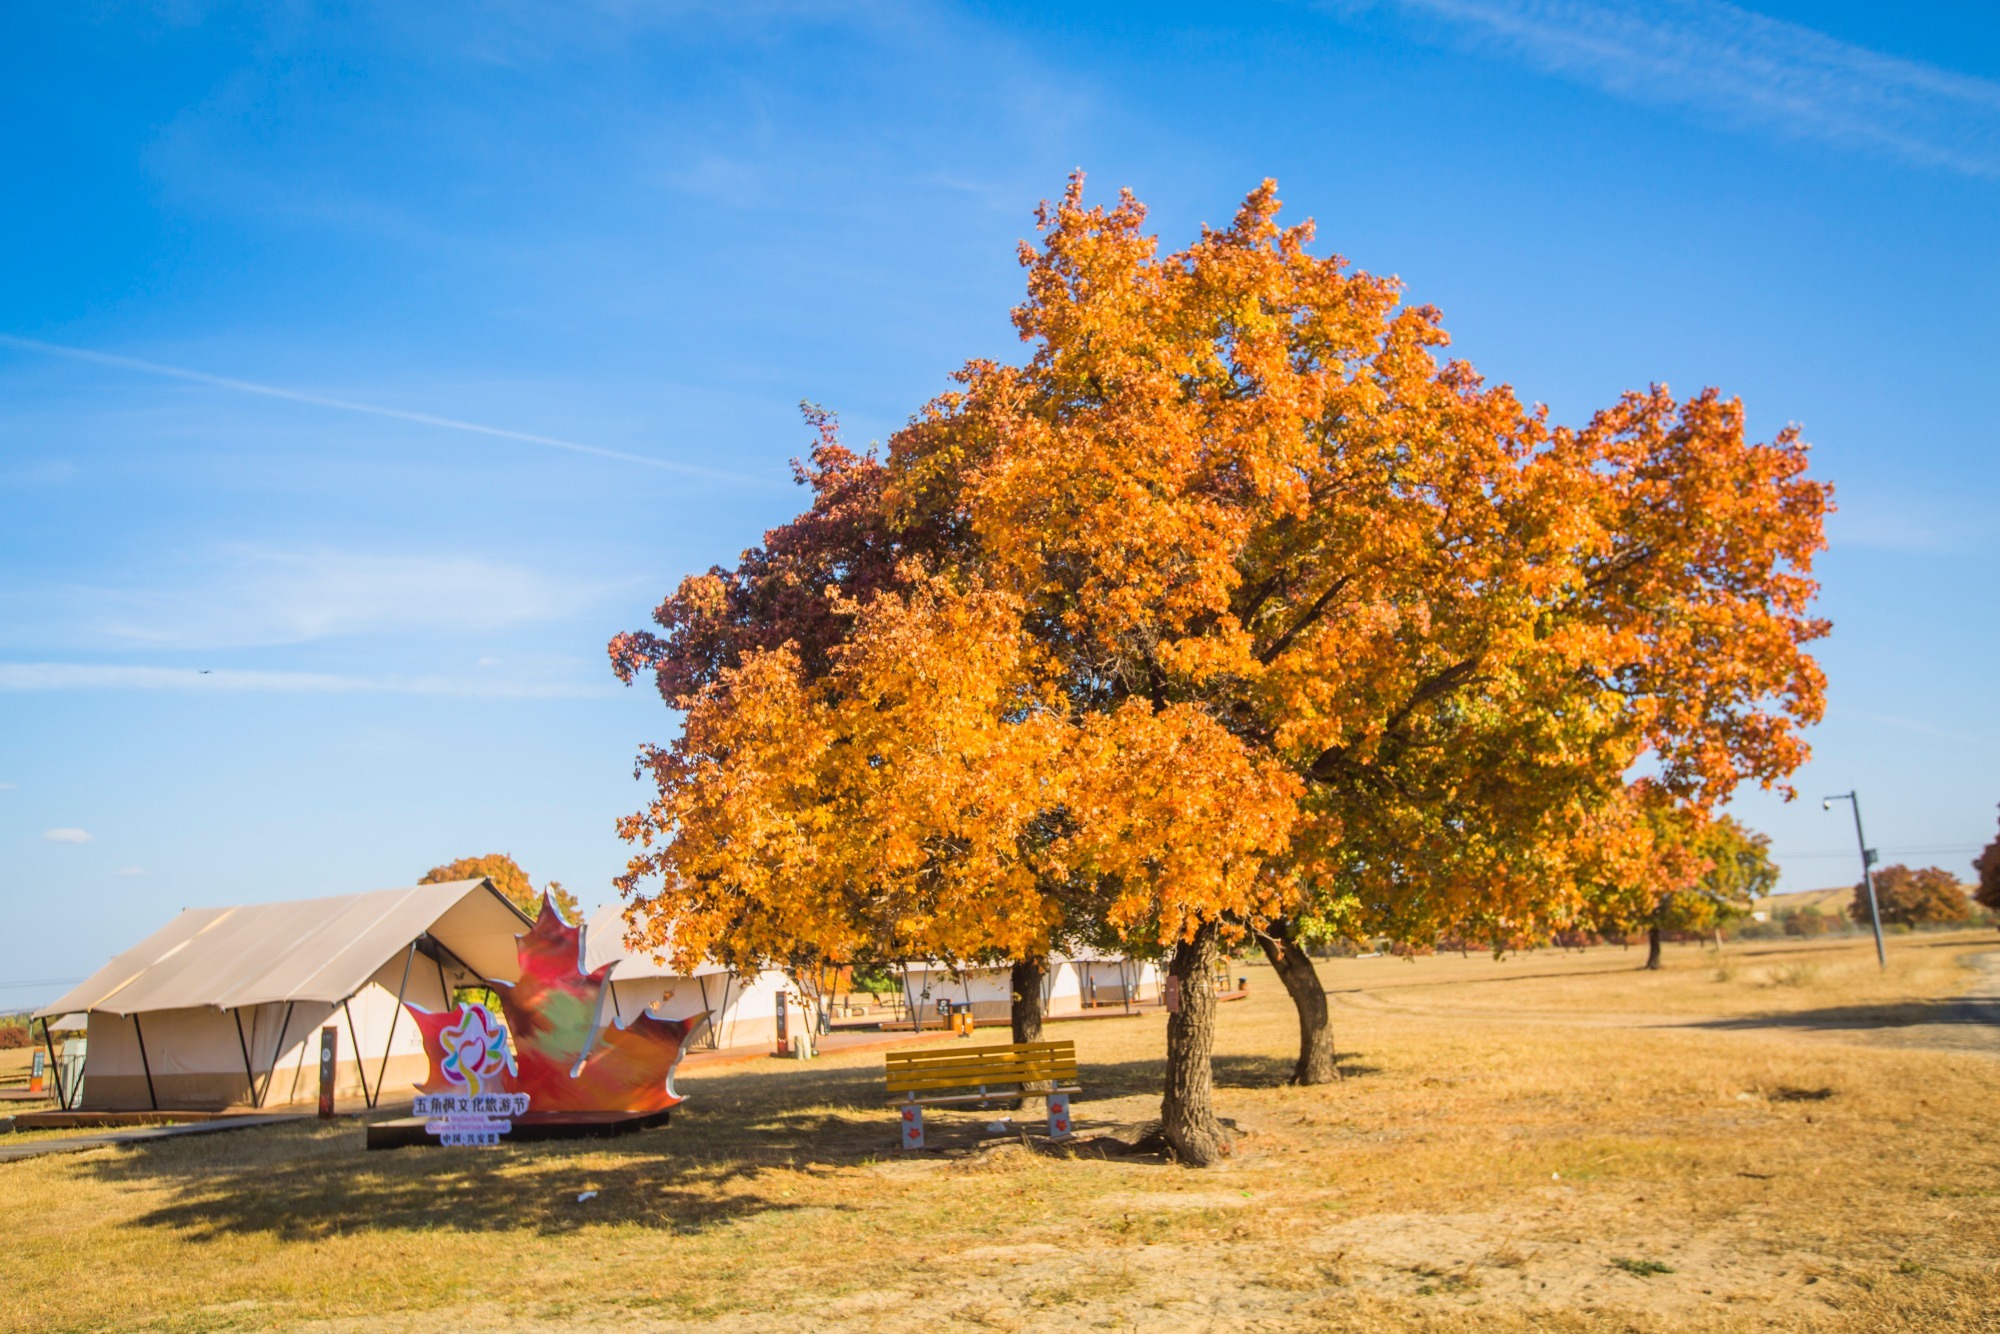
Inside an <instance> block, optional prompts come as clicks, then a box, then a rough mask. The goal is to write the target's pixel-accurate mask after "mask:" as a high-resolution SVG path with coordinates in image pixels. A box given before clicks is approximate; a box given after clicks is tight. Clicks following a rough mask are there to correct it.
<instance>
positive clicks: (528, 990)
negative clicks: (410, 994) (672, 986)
mask: <svg viewBox="0 0 2000 1334" xmlns="http://www.w3.org/2000/svg"><path fill="white" fill-rule="evenodd" d="M514 950H515V956H516V958H518V959H519V961H520V965H521V976H520V980H519V981H516V982H513V983H507V982H492V983H490V984H489V985H491V986H492V988H493V989H494V990H495V991H496V992H498V993H499V996H500V1008H501V1010H502V1011H503V1012H504V1013H505V1015H506V1022H507V1031H508V1033H510V1034H511V1035H512V1036H513V1039H514V1061H513V1068H511V1069H508V1070H505V1071H504V1072H502V1073H500V1074H499V1075H498V1076H497V1084H498V1091H502V1092H507V1093H525V1094H527V1095H528V1099H529V1107H530V1108H531V1109H532V1112H640V1113H645V1112H663V1111H666V1110H667V1109H668V1108H670V1107H674V1106H676V1105H678V1104H679V1103H681V1102H682V1101H683V1099H682V1098H681V1096H680V1095H679V1094H678V1093H676V1092H674V1068H675V1067H676V1066H678V1065H679V1064H680V1060H681V1054H682V1052H683V1050H684V1048H685V1047H686V1044H687V1039H688V1037H689V1036H690V1034H692V1033H693V1031H694V1029H695V1028H696V1027H697V1026H698V1025H700V1024H702V1023H704V1022H706V1021H705V1020H704V1019H656V1018H654V1017H653V1016H652V1015H650V1014H645V1013H641V1014H639V1015H637V1016H636V1017H634V1018H633V1019H632V1020H631V1021H630V1022H629V1023H613V1024H602V1026H601V1027H600V1024H601V1021H602V1016H603V1008H604V997H605V992H606V990H607V989H608V988H609V986H610V977H611V969H612V965H611V964H605V965H603V966H602V967H600V968H597V969H595V970H593V971H591V972H588V973H586V972H584V971H583V929H582V928H581V927H576V926H571V925H570V924H569V923H567V922H565V921H563V919H562V914H561V913H559V912H557V911H556V908H555V905H554V904H553V903H551V902H550V901H549V898H548V896H547V895H543V896H542V911H541V914H540V915H539V916H538V917H537V918H536V919H535V925H534V927H533V929H532V930H530V931H528V932H526V933H525V934H523V935H520V936H517V937H515V944H514ZM405 1008H406V1009H408V1010H409V1011H410V1016H411V1018H413V1019H414V1020H415V1021H416V1024H417V1028H418V1031H420V1032H421V1033H422V1034H423V1038H424V1052H425V1054H426V1055H428V1056H429V1057H430V1062H431V1070H430V1077H429V1078H428V1079H426V1080H425V1081H424V1082H423V1083H422V1084H420V1085H418V1086H417V1088H418V1091H419V1092H421V1093H454V1092H463V1091H464V1081H463V1079H462V1078H453V1073H454V1071H455V1070H456V1066H452V1067H447V1065H446V1062H447V1060H448V1059H453V1058H452V1048H451V1045H450V1042H449V1040H448V1037H447V1030H453V1031H456V1029H457V1028H458V1027H460V1026H461V1025H462V1021H461V1020H460V1018H459V1015H460V1012H459V1011H456V1010H446V1011H443V1012H440V1013H435V1014H434V1013H432V1012H431V1011H428V1010H425V1009H422V1008H420V1007H418V1006H415V1005H409V1006H406V1007H405ZM486 1087H487V1088H489V1089H492V1088H494V1087H495V1078H493V1077H489V1078H488V1079H487V1080H486Z"/></svg>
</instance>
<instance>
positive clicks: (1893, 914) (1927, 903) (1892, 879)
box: [1848, 866, 1972, 926]
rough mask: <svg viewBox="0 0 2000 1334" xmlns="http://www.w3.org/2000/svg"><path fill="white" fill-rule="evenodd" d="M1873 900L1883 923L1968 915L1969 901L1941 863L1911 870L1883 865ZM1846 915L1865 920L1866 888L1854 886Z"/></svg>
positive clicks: (1913, 923) (1957, 919)
mask: <svg viewBox="0 0 2000 1334" xmlns="http://www.w3.org/2000/svg"><path fill="white" fill-rule="evenodd" d="M1875 902H1876V904H1877V905H1878V906H1879V907H1880V908H1881V910H1882V922H1883V924H1884V925H1893V924H1897V923H1900V924H1901V925H1904V926H1924V925H1927V924H1930V923H1939V922H1963V921H1965V920H1967V919H1968V918H1970V917H1971V916H1972V901H1971V900H1970V899H1968V898H1967V897H1966V894H1965V887H1964V886H1963V885H1961V884H1959V882H1958V877H1957V876H1955V875H1953V874H1952V873H1951V872H1950V871H1947V870H1945V869H1944V868H1943V867H1942V866H1927V867H1925V868H1924V869H1923V870H1921V871H1912V870H1911V869H1910V868H1909V867H1907V866H1885V867H1883V868H1882V869H1881V870H1879V871H1877V872H1876V873H1875ZM1848 915H1849V916H1851V917H1852V918H1853V919H1854V920H1855V921H1857V922H1866V921H1867V920H1868V887H1867V886H1866V885H1856V886H1855V887H1854V903H1853V905H1852V906H1851V907H1850V908H1849V909H1848Z"/></svg>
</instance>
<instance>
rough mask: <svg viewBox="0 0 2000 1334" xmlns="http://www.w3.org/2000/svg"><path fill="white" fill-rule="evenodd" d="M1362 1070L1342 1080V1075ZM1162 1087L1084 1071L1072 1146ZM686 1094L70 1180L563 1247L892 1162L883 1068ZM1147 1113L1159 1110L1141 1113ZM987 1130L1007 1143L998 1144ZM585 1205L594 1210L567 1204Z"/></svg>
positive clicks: (144, 1161)
mask: <svg viewBox="0 0 2000 1334" xmlns="http://www.w3.org/2000/svg"><path fill="white" fill-rule="evenodd" d="M1369 1070H1370V1067H1366V1066H1358V1065H1352V1064H1349V1065H1346V1066H1343V1072H1344V1073H1348V1074H1359V1073H1366V1072H1368V1071H1369ZM1290 1073H1291V1063H1290V1062H1289V1061H1288V1060H1283V1059H1279V1058H1276V1057H1255V1056H1222V1057H1218V1058H1217V1059H1216V1082H1217V1084H1218V1085H1219V1086H1221V1087H1222V1088H1224V1089H1232V1088H1237V1089H1254V1088H1270V1087H1275V1086H1277V1085H1281V1084H1283V1083H1284V1082H1285V1080H1286V1079H1287V1078H1289V1076H1290ZM1163 1076H1164V1065H1163V1062H1161V1061H1159V1060H1134V1061H1119V1062H1104V1063H1099V1064H1093V1065H1089V1066H1086V1067H1085V1069H1084V1071H1083V1085H1084V1092H1083V1094H1082V1095H1081V1096H1080V1097H1079V1098H1078V1099H1077V1102H1076V1106H1075V1113H1076V1115H1075V1122H1076V1127H1077V1131H1078V1133H1079V1134H1080V1135H1082V1136H1086V1137H1088V1136H1092V1135H1100V1134H1105V1133H1109V1132H1116V1131H1117V1130H1119V1129H1120V1128H1121V1127H1123V1126H1124V1125H1125V1124H1126V1122H1127V1121H1131V1120H1136V1119H1140V1118H1135V1117H1133V1115H1132V1112H1133V1109H1132V1108H1131V1107H1130V1106H1129V1105H1128V1106H1125V1107H1118V1106H1115V1105H1113V1104H1115V1103H1116V1102H1117V1100H1119V1099H1136V1098H1144V1099H1146V1100H1148V1101H1153V1100H1157V1099H1158V1097H1159V1094H1160V1087H1161V1081H1162V1078H1163ZM680 1086H681V1089H682V1092H683V1093H685V1094H686V1095H687V1097H688V1101H687V1102H686V1103H685V1104H683V1105H682V1106H681V1107H680V1108H677V1109H676V1111H675V1115H674V1119H673V1122H672V1123H671V1124H670V1125H667V1126H663V1127H660V1128H657V1129H654V1130H649V1131H642V1132H640V1133H638V1134H634V1135H628V1136H621V1137H619V1138H615V1139H588V1140H568V1141H551V1142H544V1143H539V1144H520V1145H501V1146H499V1147H496V1148H486V1149H443V1148H430V1147H425V1148H410V1149H395V1150H381V1151H374V1152H371V1151H369V1150H368V1149H367V1148H366V1147H365V1130H364V1127H363V1125H362V1123H361V1122H360V1121H358V1120H343V1121H340V1122H336V1123H332V1124H324V1123H318V1122H298V1123H293V1124H290V1125H283V1126H273V1127H267V1128H257V1129H245V1130H241V1131H237V1132H235V1133H232V1134H230V1135H226V1136H212V1137H210V1136H201V1137H189V1138H184V1139H179V1140H159V1141H152V1142H149V1143H147V1144H146V1145H145V1146H143V1147H139V1148H136V1149H135V1150H133V1151H128V1152H122V1153H117V1154H109V1155H92V1156H90V1157H88V1158H84V1159H79V1160H78V1161H77V1169H78V1170H79V1171H82V1172H88V1173H91V1174H93V1175H95V1176H96V1177H97V1178H99V1179H100V1180H102V1181H104V1182H105V1183H107V1184H109V1185H111V1186H113V1187H115V1188H118V1189H120V1190H130V1191H137V1192H145V1193H147V1194H149V1195H152V1196H153V1197H154V1198H155V1199H157V1200H158V1201H159V1202H158V1203H156V1204H155V1205H154V1206H153V1207H152V1208H150V1209H148V1210H147V1211H146V1212H144V1213H141V1214H139V1215H138V1216H137V1217H136V1218H134V1219H133V1220H132V1222H133V1223H134V1224H135V1225H137V1226H141V1227H157V1228H165V1229H170V1230H173V1231H175V1232H177V1233H180V1234H181V1235H182V1236H184V1237H186V1238H187V1239H189V1240H191V1241H194V1242H197V1243H198V1242H201V1241H204V1240H212V1239H215V1238H219V1237H224V1236H231V1235H246V1234H263V1235H270V1236H275V1237H278V1238H281V1239H283V1240H287V1241H297V1240H308V1241H309V1240H314V1239H319V1238H325V1237H332V1236H341V1235H347V1234H356V1233H369V1232H373V1233H396V1232H410V1233H416V1232H426V1231H454V1232H466V1233H498V1232H510V1231H530V1232H534V1233H537V1234H540V1235H544V1236H560V1235H565V1234H568V1233H572V1232H575V1231H577V1230H579V1229H582V1228H585V1227H591V1226H605V1225H618V1224H623V1225H628V1226H638V1227H645V1228H653V1229H659V1230H661V1231H665V1232H690V1233H692V1232H701V1231H705V1230H707V1229H710V1228H713V1227H717V1226H721V1225H725V1224H727V1223H730V1222H732V1221H736V1220H739V1219H744V1218H750V1217H756V1216H760V1215H764V1214H771V1213H786V1212H790V1211H792V1210H795V1209H797V1208H799V1207H800V1206H799V1205H798V1204H796V1203H794V1202H792V1201H791V1200H790V1199H789V1198H787V1197H788V1196H789V1195H790V1193H791V1190H790V1187H791V1186H793V1185H795V1184H796V1182H797V1178H796V1176H794V1175H793V1174H794V1173H796V1172H799V1171H811V1172H824V1171H834V1170H839V1169H842V1168H857V1167H867V1166H870V1165H872V1164H883V1163H890V1162H895V1161H898V1160H899V1159H900V1158H901V1155H900V1153H899V1150H898V1148H897V1120H896V1116H895V1113H894V1112H893V1111H892V1109H891V1108H890V1106H889V1103H888V1100H887V1094H886V1093H885V1091H884V1089H883V1086H882V1072H881V1070H880V1069H879V1068H873V1067H869V1066H862V1067H851V1068H836V1069H829V1068H825V1067H818V1068H815V1067H811V1066H807V1067H803V1068H802V1067H800V1066H797V1065H789V1064H787V1065H786V1066H785V1067H784V1068H783V1069H779V1070H768V1069H765V1070H742V1071H730V1072H717V1073H714V1074H700V1075H695V1076H691V1077H688V1078H685V1079H683V1080H682V1081H681V1085H680ZM1093 1104H1097V1106H1095V1107H1094V1106H1093ZM1223 1110H1225V1111H1226V1110H1227V1109H1226V1108H1224V1109H1223ZM1155 1114H1157V1109H1156V1107H1155V1108H1154V1109H1152V1110H1150V1111H1148V1112H1146V1113H1144V1114H1143V1115H1155ZM926 1121H927V1131H928V1137H929V1139H930V1142H931V1144H932V1146H933V1152H932V1153H930V1154H928V1155H926V1156H927V1157H929V1158H931V1159H936V1158H941V1157H951V1156H964V1155H967V1154H976V1153H978V1152H979V1151H980V1150H981V1149H982V1148H984V1147H990V1146H991V1145H992V1144H993V1143H994V1142H995V1140H996V1138H1013V1137H1019V1136H1021V1135H1023V1134H1024V1133H1025V1134H1026V1135H1028V1136H1030V1137H1034V1138H1039V1137H1040V1135H1041V1134H1042V1125H1041V1116H1040V1115H1039V1113H1038V1110H1037V1111H1020V1110H1016V1109H1015V1108H1014V1107H1013V1106H1012V1105H1011V1100H1004V1099H1002V1100H996V1102H995V1104H994V1105H992V1106H990V1107H984V1108H982V1107H976V1106H966V1107H963V1108H960V1109H953V1110H949V1111H944V1110H933V1111H932V1112H930V1113H927V1115H926ZM996 1123H998V1124H1001V1125H1005V1126H1006V1129H1005V1130H1004V1131H996V1130H995V1129H994V1128H993V1127H994V1126H995V1125H996ZM918 1161H922V1159H919V1160H918ZM593 1191H594V1192H596V1193H595V1195H593V1196H592V1197H591V1198H590V1199H588V1200H579V1199H578V1198H577V1197H578V1196H579V1195H582V1194H584V1193H586V1192H593ZM815 1207H817V1208H820V1209H828V1208H831V1209H836V1210H839V1211H843V1212H844V1211H846V1210H847V1209H848V1208H849V1207H850V1206H846V1205H825V1204H822V1205H818V1206H815Z"/></svg>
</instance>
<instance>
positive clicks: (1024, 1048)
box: [883, 1041, 1077, 1101]
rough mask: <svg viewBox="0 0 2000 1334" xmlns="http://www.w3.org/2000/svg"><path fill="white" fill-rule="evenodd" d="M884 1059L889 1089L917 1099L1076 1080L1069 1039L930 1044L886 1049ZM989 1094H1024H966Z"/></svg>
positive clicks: (971, 1097)
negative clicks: (968, 1045) (966, 1045)
mask: <svg viewBox="0 0 2000 1334" xmlns="http://www.w3.org/2000/svg"><path fill="white" fill-rule="evenodd" d="M883 1061H884V1065H885V1067H886V1068H885V1069H884V1071H883V1074H884V1076H885V1080H886V1082H887V1084H888V1091H889V1092H891V1093H902V1094H909V1095H913V1096H912V1099H911V1100H917V1099H916V1098H915V1097H914V1095H918V1094H931V1093H936V1092H938V1091H942V1090H947V1089H990V1088H991V1087H992V1086H994V1085H999V1084H1026V1083H1035V1084H1074V1083H1075V1082H1076V1078H1077V1073H1076V1043H1074V1042H1071V1041H1061V1042H1016V1043H1009V1044H1008V1045H1006V1046H997V1047H973V1048H970V1049H967V1048H963V1047H961V1048H957V1049H955V1050H954V1049H952V1048H937V1047H926V1048H920V1049H918V1050H915V1051H896V1052H886V1053H884V1055H883ZM1038 1092H1039V1090H1038ZM989 1096H991V1097H1018V1096H1020V1095H1019V1094H1018V1093H998V1094H987V1093H972V1094H969V1095H967V1097H968V1100H971V1101H977V1100H979V1099H982V1098H985V1097H989ZM924 1100H926V1101H928V1100H930V1099H924Z"/></svg>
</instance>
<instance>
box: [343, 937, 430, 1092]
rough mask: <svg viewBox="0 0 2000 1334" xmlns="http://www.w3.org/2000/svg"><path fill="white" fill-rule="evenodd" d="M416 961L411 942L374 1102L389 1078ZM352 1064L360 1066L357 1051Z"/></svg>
mask: <svg viewBox="0 0 2000 1334" xmlns="http://www.w3.org/2000/svg"><path fill="white" fill-rule="evenodd" d="M416 961H417V942H416V941H414V940H413V941H411V942H410V952H409V953H408V954H406V955H404V956H403V980H402V982H401V984H400V985H398V986H397V988H396V1012H395V1013H394V1014H392V1015H390V1016H389V1036H388V1037H387V1038H386V1039H385V1040H384V1041H383V1043H382V1068H381V1069H380V1070H378V1071H377V1072H376V1074H375V1101H376V1102H380V1101H381V1100H382V1085H383V1083H384V1082H385V1081H386V1080H387V1079H388V1078H389V1053H390V1052H391V1051H393V1050H394V1049H395V1045H396V1021H397V1020H398V1019H401V1018H402V1017H403V997H404V996H405V995H407V994H408V992H409V990H410V965H411V964H413V963H415V962H416ZM354 1063H355V1065H356V1067H357V1068H358V1067H359V1066H360V1064H361V1053H360V1052H358V1051H357V1052H355V1053H354ZM368 1109H369V1110H370V1111H373V1110H374V1109H375V1103H373V1102H371V1103H369V1104H368Z"/></svg>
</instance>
